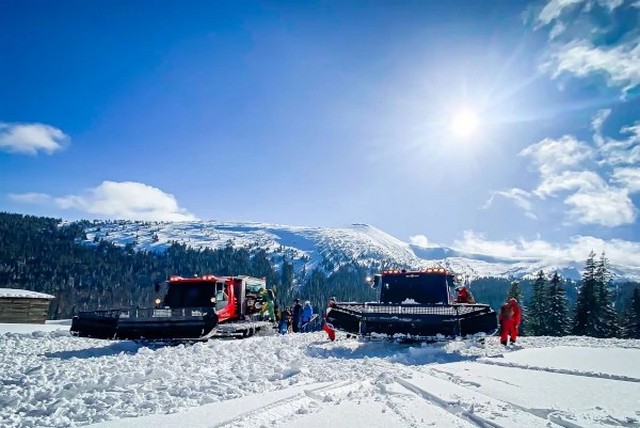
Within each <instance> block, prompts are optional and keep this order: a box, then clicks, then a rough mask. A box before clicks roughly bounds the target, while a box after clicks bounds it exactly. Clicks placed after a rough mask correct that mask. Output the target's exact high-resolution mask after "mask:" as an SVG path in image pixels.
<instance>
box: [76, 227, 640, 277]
mask: <svg viewBox="0 0 640 428" xmlns="http://www.w3.org/2000/svg"><path fill="white" fill-rule="evenodd" d="M85 232H86V235H87V239H86V241H84V242H85V244H88V245H95V243H94V240H100V239H104V240H107V241H110V242H113V243H114V244H117V245H122V246H124V245H127V244H134V246H135V248H136V249H138V250H147V251H163V250H164V249H165V248H167V247H168V246H169V245H170V244H169V243H170V242H172V241H176V242H179V243H181V244H185V245H187V246H190V247H193V248H196V249H202V248H212V249H219V248H224V247H225V246H227V245H228V244H231V245H233V247H235V248H247V249H252V250H256V249H263V250H265V251H266V252H267V254H270V255H272V256H273V261H274V262H275V263H280V261H281V260H282V256H286V258H287V259H288V260H293V261H294V267H295V269H296V270H297V271H301V270H302V268H303V267H304V268H305V269H306V270H307V272H310V271H311V270H313V269H314V268H322V269H328V270H331V269H330V268H327V267H326V266H325V265H324V264H323V262H324V261H327V260H328V261H331V263H332V266H333V269H334V270H335V269H338V268H339V267H340V266H341V265H343V264H345V263H351V262H352V261H354V260H355V261H356V262H358V263H360V264H361V265H362V266H366V267H373V268H374V269H380V268H381V267H382V266H383V265H384V266H395V267H409V268H411V269H421V268H426V267H433V266H436V265H442V266H447V267H449V268H451V269H453V270H454V271H457V272H461V273H464V274H466V275H469V276H470V277H472V278H477V277H488V276H493V277H502V278H513V277H533V276H535V274H537V273H538V272H539V271H540V270H544V271H545V272H553V271H559V272H561V273H562V275H563V276H565V277H568V278H572V279H579V278H580V271H579V269H578V268H577V267H578V266H582V265H583V263H584V260H582V259H581V260H573V261H567V262H566V263H564V264H557V263H550V262H549V261H548V260H544V259H536V258H530V257H527V258H521V259H517V258H512V259H508V258H500V257H495V256H494V255H491V254H476V253H468V252H464V251H459V250H455V249H452V248H447V247H431V248H427V249H425V248H419V247H416V246H412V245H411V244H409V243H407V242H403V241H401V240H399V239H397V238H395V237H393V236H391V235H389V234H387V233H385V232H383V231H381V230H380V229H377V228H375V227H373V226H371V225H367V224H353V225H350V226H344V227H304V226H288V225H279V224H270V223H258V222H229V221H215V220H212V221H187V222H132V221H114V222H97V221H96V222H94V224H93V225H92V226H91V227H89V228H87V229H86V230H85ZM584 257H586V254H585V255H584ZM612 271H613V272H614V274H615V276H616V277H617V278H626V279H629V280H640V268H638V267H637V266H621V265H615V263H613V266H612ZM363 281H364V279H363Z"/></svg>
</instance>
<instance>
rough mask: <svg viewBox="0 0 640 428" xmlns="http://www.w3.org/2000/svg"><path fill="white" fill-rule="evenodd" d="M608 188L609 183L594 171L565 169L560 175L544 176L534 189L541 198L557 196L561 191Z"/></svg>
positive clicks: (585, 190) (588, 190)
mask: <svg viewBox="0 0 640 428" xmlns="http://www.w3.org/2000/svg"><path fill="white" fill-rule="evenodd" d="M606 188H607V183H606V182H605V181H604V180H603V179H602V177H600V176H599V175H598V174H596V173H595V172H592V171H580V172H576V171H565V172H563V173H562V174H558V175H549V176H547V177H544V179H543V180H542V182H541V183H540V184H539V185H538V187H537V188H536V189H535V190H534V193H535V194H536V195H537V196H539V197H540V198H543V199H544V198H546V197H548V196H557V195H558V194H559V193H561V192H568V191H574V190H577V191H580V192H594V191H601V190H605V189H606Z"/></svg>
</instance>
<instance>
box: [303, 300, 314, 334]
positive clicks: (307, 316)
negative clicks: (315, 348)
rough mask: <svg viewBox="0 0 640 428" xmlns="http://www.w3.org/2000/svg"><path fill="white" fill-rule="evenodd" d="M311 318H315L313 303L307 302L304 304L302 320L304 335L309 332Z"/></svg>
mask: <svg viewBox="0 0 640 428" xmlns="http://www.w3.org/2000/svg"><path fill="white" fill-rule="evenodd" d="M311 317H313V308H312V307H311V302H310V301H308V300H307V301H306V302H304V308H302V318H300V322H301V325H302V332H303V333H307V332H309V328H310V327H311V326H310V325H309V323H310V321H311Z"/></svg>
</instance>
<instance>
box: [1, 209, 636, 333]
mask: <svg viewBox="0 0 640 428" xmlns="http://www.w3.org/2000/svg"><path fill="white" fill-rule="evenodd" d="M91 225H92V223H91V222H89V221H79V222H71V223H67V222H63V221H61V220H60V219H54V218H45V217H35V216H28V215H21V214H11V213H0V288H2V287H6V288H21V289H27V290H33V291H39V292H44V293H48V294H52V295H54V296H55V297H56V298H55V299H54V300H53V301H52V303H51V305H50V309H49V310H50V314H49V317H50V318H51V319H64V318H70V317H72V316H73V315H74V314H75V313H77V312H78V311H84V310H93V309H107V308H115V307H135V306H139V307H148V306H152V305H153V303H152V302H153V300H155V298H156V297H158V296H156V295H155V291H154V284H155V283H157V282H161V281H164V280H165V279H166V278H167V277H168V276H170V275H181V276H193V275H194V274H205V273H213V274H216V275H239V274H245V275H252V276H256V277H265V278H266V280H267V284H268V286H269V287H271V288H273V289H274V291H275V292H276V295H277V301H278V304H279V306H280V307H284V306H288V305H291V303H292V301H293V299H295V298H300V299H301V300H303V301H304V300H310V301H311V303H312V305H313V306H314V308H316V311H319V310H322V309H323V308H324V307H325V304H326V302H327V300H328V299H329V297H331V296H335V297H336V298H337V299H338V300H349V301H373V300H375V299H376V293H375V292H374V291H373V290H372V289H371V288H370V287H369V286H368V285H367V284H366V283H365V281H364V278H365V277H366V276H368V275H370V274H372V273H374V272H370V271H368V270H367V269H366V268H364V267H362V266H360V265H358V264H357V263H356V262H355V261H353V262H352V263H349V264H345V265H342V266H341V267H339V268H338V269H337V270H335V271H332V273H330V274H327V273H325V271H324V270H321V269H315V270H313V271H310V272H307V271H304V270H303V271H302V272H295V270H294V267H293V264H292V261H291V260H288V259H287V258H286V257H285V256H281V257H279V258H278V259H273V258H272V257H271V256H270V255H268V254H267V253H265V251H263V250H260V249H254V250H248V249H244V248H234V247H233V246H232V245H231V244H229V245H227V246H226V247H224V248H221V249H217V250H212V249H203V250H196V249H193V248H190V247H186V246H185V245H182V244H179V243H177V242H173V243H171V245H170V246H169V247H168V248H167V249H166V250H165V251H162V252H154V251H136V250H134V248H133V245H132V244H129V245H126V246H124V247H122V246H117V245H114V244H112V243H110V242H108V241H105V240H97V241H96V242H93V243H92V244H91V245H87V243H86V242H84V243H83V241H86V236H85V232H84V231H85V230H86V229H87V228H88V227H90V226H91ZM390 268H391V267H390ZM398 268H402V266H399V267H398ZM471 290H472V292H473V294H474V296H475V299H476V301H477V302H481V303H488V304H490V305H491V306H492V307H493V308H494V309H495V310H496V311H497V310H499V308H500V306H501V304H502V303H503V302H504V301H505V300H507V299H508V298H509V297H516V299H517V300H518V301H519V302H520V303H521V306H522V307H523V323H522V326H521V330H523V333H524V334H528V335H551V336H562V335H567V334H575V335H587V336H595V337H632V338H640V284H638V283H631V282H626V283H619V282H618V283H614V282H613V281H612V278H611V270H610V267H609V261H608V259H607V258H606V255H605V254H601V255H600V256H599V257H597V256H596V255H595V254H594V253H593V252H591V253H589V254H588V255H587V256H586V261H585V267H584V270H583V273H582V278H581V280H580V281H572V280H567V279H564V278H561V277H560V276H559V275H558V274H557V273H555V272H547V273H545V272H542V271H541V272H539V273H538V275H537V276H536V277H535V278H534V279H531V280H521V281H514V280H508V279H503V278H479V279H476V280H474V281H473V283H472V284H471Z"/></svg>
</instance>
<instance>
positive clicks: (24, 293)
mask: <svg viewBox="0 0 640 428" xmlns="http://www.w3.org/2000/svg"><path fill="white" fill-rule="evenodd" d="M0 298H9V299H16V298H24V299H55V296H52V295H51V294H45V293H38V292H36V291H31V290H21V289H19V288H0Z"/></svg>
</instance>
